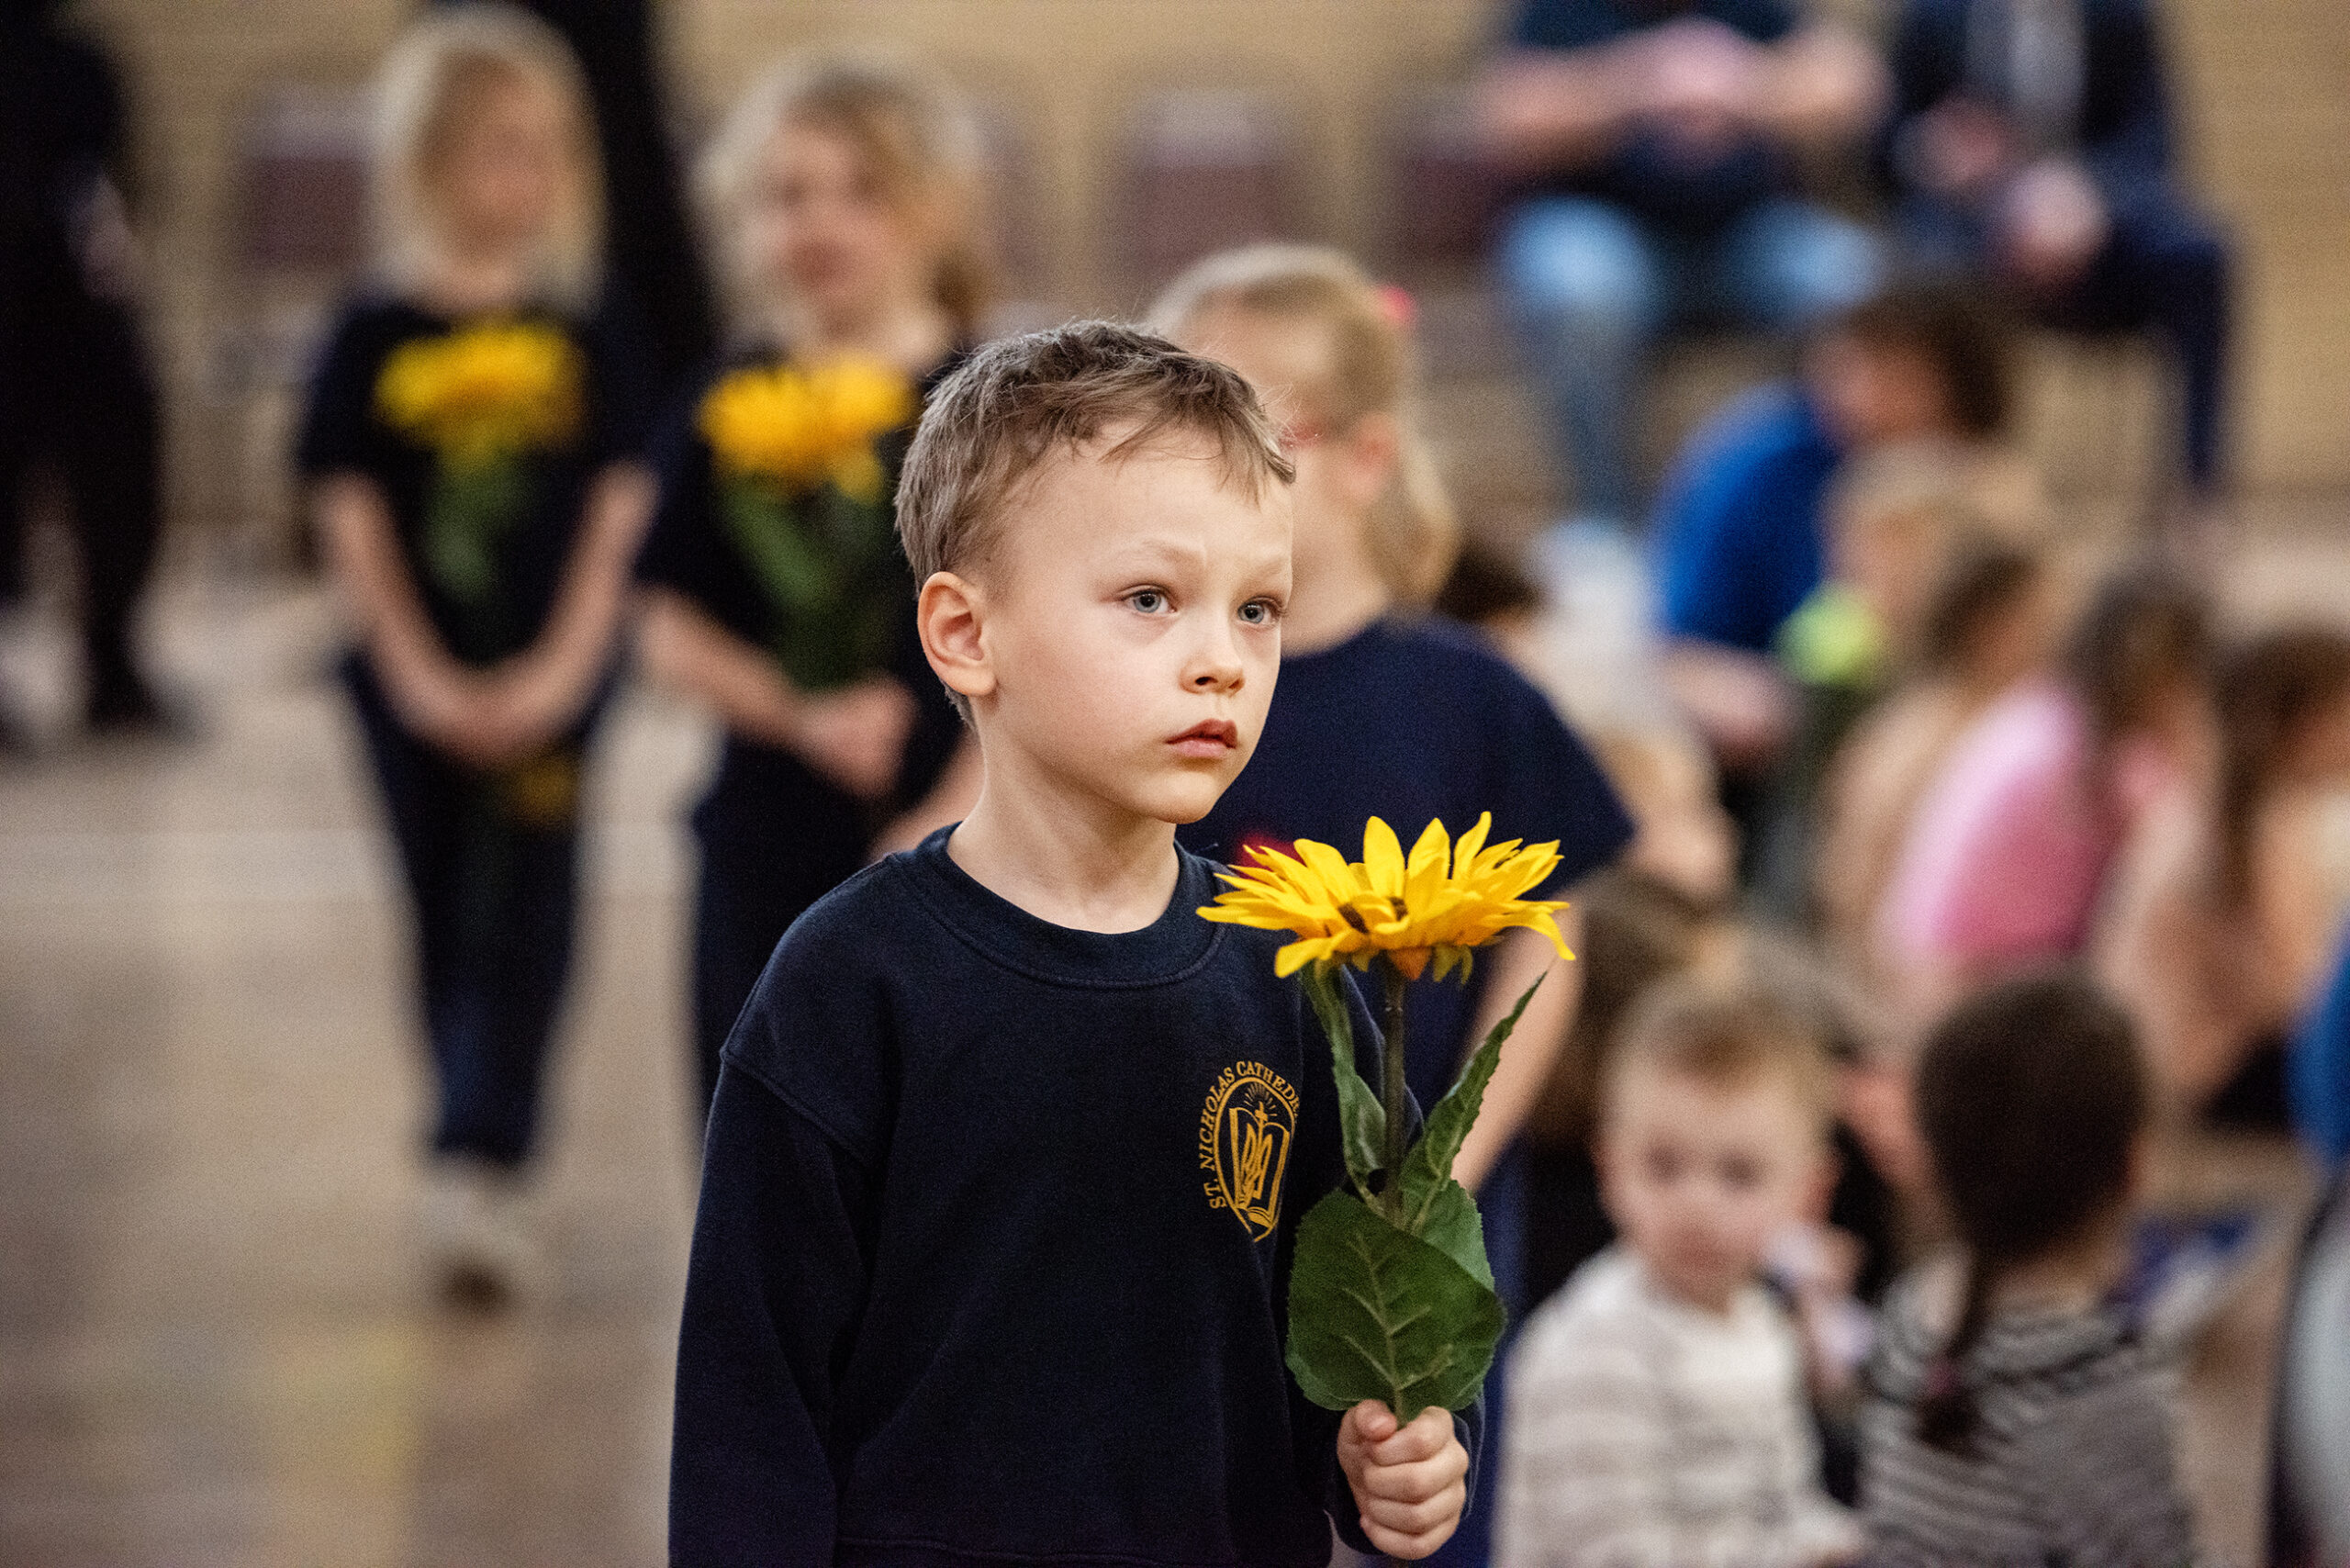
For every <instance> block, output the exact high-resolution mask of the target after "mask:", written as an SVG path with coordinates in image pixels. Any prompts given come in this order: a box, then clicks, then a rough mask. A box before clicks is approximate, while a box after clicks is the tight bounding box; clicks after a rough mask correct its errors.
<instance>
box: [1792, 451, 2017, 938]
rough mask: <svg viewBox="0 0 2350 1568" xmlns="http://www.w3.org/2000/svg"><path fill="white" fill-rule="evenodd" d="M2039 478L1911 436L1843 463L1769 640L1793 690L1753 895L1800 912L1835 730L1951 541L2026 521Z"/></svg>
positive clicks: (1997, 535)
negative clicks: (1823, 522) (1816, 579)
mask: <svg viewBox="0 0 2350 1568" xmlns="http://www.w3.org/2000/svg"><path fill="white" fill-rule="evenodd" d="M2037 495H2038V480H2037V477H2036V476H2034V475H2033V474H2032V472H2031V469H2030V467H2029V465H2024V464H2022V463H2021V462H2020V461H2017V460H2015V459H2012V458H2010V457H2009V456H2007V455H2005V454H1992V453H1976V452H1970V451H1967V450H1965V449H1963V448H1960V447H1956V446H1953V445H1952V444H1950V443H1947V442H1911V443H1907V444H1904V445H1901V446H1897V447H1892V448H1888V449H1886V450H1884V451H1881V452H1874V453H1871V454H1867V455H1866V456H1863V457H1859V458H1856V459H1854V460H1853V461H1852V462H1850V463H1848V464H1846V465H1845V466H1844V470H1843V471H1842V472H1841V473H1840V474H1839V476H1837V480H1836V483H1835V486H1834V487H1833V488H1832V489H1831V491H1830V498H1829V502H1828V509H1827V510H1828V523H1829V528H1828V576H1827V577H1826V578H1825V579H1824V580H1822V581H1821V583H1820V584H1819V586H1818V588H1814V589H1813V590H1812V591H1811V593H1810V594H1809V595H1808V596H1807V597H1806V599H1804V601H1803V603H1802V604H1801V605H1799V606H1797V607H1796V611H1795V613H1794V614H1792V615H1790V616H1789V617H1787V619H1786V621H1785V622H1783V623H1782V624H1781V626H1780V627H1779V631H1778V634H1777V636H1776V637H1775V638H1774V640H1773V651H1774V654H1775V655H1776V657H1777V660H1778V664H1779V667H1780V671H1781V674H1782V676H1783V677H1784V678H1785V680H1786V682H1787V684H1788V686H1789V688H1790V689H1791V690H1792V691H1793V692H1794V694H1795V699H1796V718H1795V730H1794V734H1793V736H1792V739H1791V744H1790V745H1788V747H1787V750H1786V754H1785V756H1783V757H1782V758H1781V761H1780V764H1779V767H1778V768H1777V770H1776V772H1775V775H1774V778H1773V787H1772V797H1771V802H1770V809H1769V811H1768V812H1766V813H1765V818H1764V826H1763V833H1764V842H1763V844H1762V846H1761V853H1760V854H1759V855H1758V856H1757V857H1755V861H1756V866H1757V875H1756V881H1757V884H1758V892H1759V893H1760V895H1761V898H1762V907H1763V908H1764V909H1765V910H1767V911H1768V912H1770V913H1774V914H1777V915H1779V916H1781V917H1783V918H1785V919H1789V920H1796V921H1801V922H1803V923H1805V924H1810V922H1811V919H1812V917H1813V915H1814V914H1815V913H1817V912H1816V910H1815V909H1814V907H1813V904H1812V899H1811V893H1812V881H1813V867H1814V865H1815V864H1816V863H1817V862H1818V854H1817V852H1816V843H1815V839H1816V834H1817V830H1818V816H1819V811H1820V798H1821V795H1822V793H1823V791H1824V790H1825V786H1826V779H1827V776H1828V774H1829V772H1830V769H1831V767H1833V766H1834V763H1835V761H1836V758H1837V757H1838V756H1839V755H1840V754H1841V752H1842V750H1843V748H1844V744H1845V741H1846V740H1847V738H1848V737H1849V736H1850V735H1851V734H1852V731H1853V729H1854V727H1855V726H1856V725H1858V724H1859V723H1860V722H1862V720H1863V717H1864V716H1865V715H1866V714H1867V713H1868V712H1869V711H1871V710H1872V709H1874V707H1875V705H1876V704H1877V703H1878V701H1879V700H1882V699H1883V698H1884V697H1885V696H1886V693H1887V692H1888V691H1889V690H1890V689H1892V687H1893V686H1894V685H1895V683H1896V682H1897V681H1898V680H1899V679H1900V678H1902V677H1903V676H1904V675H1905V674H1907V673H1908V672H1909V671H1911V670H1913V669H1915V668H1916V667H1917V666H1918V664H1919V657H1920V655H1921V653H1922V650H1923V644H1924V641H1925V633H1926V630H1927V624H1928V622H1929V619H1930V615H1931V614H1932V612H1933V610H1934V607H1935V604H1934V601H1935V597H1936V594H1937V592H1938V590H1939V589H1940V588H1941V586H1942V583H1943V581H1944V580H1945V578H1947V577H1948V576H1949V574H1950V571H1951V567H1952V565H1953V561H1954V560H1955V559H1956V558H1957V556H1958V554H1959V553H1960V551H1961V550H1962V548H1964V547H1965V546H1967V545H1969V544H1972V543H1976V542H1988V541H1992V540H2001V539H2005V540H2018V541H2020V540H2022V539H2025V538H2028V537H2029V536H2031V535H2032V534H2034V533H2036V532H2038V524H2039V521H2040V513H2041V509H2040V507H2039V506H2038V505H2037Z"/></svg>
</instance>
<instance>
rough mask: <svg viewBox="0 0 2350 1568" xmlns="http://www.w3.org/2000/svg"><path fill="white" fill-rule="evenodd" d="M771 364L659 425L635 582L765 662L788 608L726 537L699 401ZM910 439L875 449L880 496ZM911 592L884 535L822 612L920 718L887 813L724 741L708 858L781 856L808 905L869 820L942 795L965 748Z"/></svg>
mask: <svg viewBox="0 0 2350 1568" xmlns="http://www.w3.org/2000/svg"><path fill="white" fill-rule="evenodd" d="M961 359H962V356H961V355H960V354H957V355H954V356H952V357H950V358H949V359H947V360H946V362H945V363H944V364H941V365H939V366H938V367H937V368H936V369H934V370H933V371H932V372H931V373H930V375H927V376H926V377H924V378H923V382H922V385H921V388H920V390H921V392H922V394H923V397H925V398H926V397H927V396H928V395H929V393H930V390H931V389H932V388H933V387H934V386H937V385H938V383H939V382H940V381H942V380H944V379H945V378H946V375H948V374H949V373H950V372H951V371H953V369H954V368H955V366H956V365H957V364H960V363H961ZM778 362H779V356H777V355H775V354H772V353H746V354H737V355H731V356H729V357H727V358H726V359H724V360H723V361H722V362H720V363H719V364H715V365H713V366H712V367H711V369H710V370H709V371H708V372H707V373H706V374H705V375H703V376H701V377H700V378H699V381H698V382H697V383H696V385H695V386H693V388H692V390H691V391H690V392H689V394H688V396H687V397H686V398H683V399H682V400H681V401H680V402H679V403H678V404H677V406H676V407H675V408H674V409H672V410H671V411H670V413H669V414H668V416H667V417H666V419H665V420H663V421H662V424H661V428H660V431H659V432H658V433H657V434H656V435H655V439H654V442H653V461H654V468H655V473H656V474H657V476H659V480H660V495H661V498H660V502H659V504H658V506H657V507H656V508H655V511H654V514H653V523H652V526H651V528H650V529H649V530H647V532H646V534H645V542H644V548H643V553H642V554H640V555H639V557H638V560H637V566H636V575H637V578H638V580H639V581H641V582H643V583H646V584H648V585H651V586H654V587H657V588H667V589H669V590H670V591H672V592H674V593H676V594H677V595H679V596H680V597H682V598H683V599H687V600H688V601H689V602H690V603H692V604H693V605H694V606H695V607H696V608H697V609H699V610H701V612H702V613H703V614H705V615H707V616H709V617H710V618H711V620H712V621H714V622H717V623H718V624H719V625H720V626H722V627H723V628H725V629H726V630H727V631H728V632H730V633H733V634H734V635H735V636H737V637H739V638H741V639H742V640H743V641H744V642H746V643H749V644H752V645H754V646H755V647H758V648H762V649H767V650H770V651H771V652H772V651H773V650H775V649H777V648H778V644H785V643H787V642H788V641H789V639H790V638H791V637H792V636H793V635H794V633H795V631H796V630H797V629H795V628H793V627H792V626H791V625H790V624H789V621H790V616H791V611H790V610H789V607H788V606H786V605H784V604H782V603H780V602H778V599H777V598H776V596H775V595H773V594H772V593H771V592H770V591H769V590H768V589H767V588H766V587H765V586H764V583H763V579H762V577H761V575H760V572H759V569H758V567H757V566H756V564H755V563H754V562H753V561H752V560H751V559H750V557H749V556H748V554H746V553H745V551H744V547H743V545H742V544H741V543H739V542H738V539H737V537H736V535H735V533H734V532H733V530H732V529H730V528H729V527H728V526H727V522H726V519H725V515H724V509H723V500H722V495H721V484H720V480H719V477H718V475H717V472H716V467H715V465H714V463H713V461H712V458H711V449H710V443H709V442H708V441H707V440H705V439H704V437H703V435H702V432H701V430H700V425H699V420H700V413H701V408H702V403H703V400H704V398H707V397H708V396H709V394H710V392H711V388H712V387H714V386H717V385H718V384H719V383H720V382H721V381H722V380H724V379H725V378H726V377H727V376H728V375H732V374H733V373H734V372H736V371H738V370H742V369H744V368H746V367H750V366H755V365H765V364H776V363H778ZM913 432H914V421H912V420H909V421H908V422H907V423H906V424H904V425H903V426H901V427H900V428H899V429H897V430H894V431H890V432H888V433H886V434H884V435H883V436H882V437H880V438H879V439H878V441H877V442H875V443H874V455H875V456H876V457H877V458H878V460H879V462H880V465H881V471H882V475H883V485H884V489H883V493H884V494H886V495H891V496H894V495H895V494H896V493H897V486H898V473H899V470H900V469H901V467H902V466H903V465H904V463H905V456H906V450H907V448H908V447H909V446H911V445H912V442H913ZM914 586H915V585H914V580H913V573H912V570H911V569H910V568H909V567H908V566H907V565H906V559H905V555H904V553H903V552H902V550H901V549H900V547H899V546H898V544H897V543H896V540H895V537H894V531H891V536H890V538H889V539H888V540H887V541H885V547H884V548H883V549H882V550H881V552H880V553H879V554H878V555H877V556H876V558H875V559H874V560H873V561H872V562H871V563H870V565H869V566H867V567H866V568H865V569H863V570H862V571H861V572H860V573H859V574H858V575H857V576H856V579H855V585H854V587H853V588H851V589H850V598H851V599H852V602H850V603H848V604H845V605H833V606H828V607H827V608H828V610H830V611H831V612H832V614H833V615H834V618H835V620H850V621H855V622H870V623H871V625H872V627H873V628H874V631H875V633H876V634H875V637H874V644H875V646H876V647H877V648H878V650H880V651H879V652H878V655H877V656H876V657H875V658H874V660H873V664H872V668H873V671H874V672H875V673H882V674H888V675H893V676H895V677H896V678H898V679H899V680H900V681H901V683H903V684H904V686H905V687H906V689H908V690H909V691H911V692H912V693H913V695H914V698H915V700H916V702H917V704H918V707H917V709H916V715H917V716H916V719H915V722H914V728H913V731H912V734H910V735H909V736H908V739H907V742H906V749H905V752H904V754H903V756H902V757H901V762H900V765H899V778H898V784H897V788H896V789H895V790H892V791H891V794H890V800H889V801H886V802H884V803H883V804H882V805H881V807H880V808H879V809H878V810H876V809H871V808H868V807H867V806H866V805H864V804H863V803H861V802H858V801H856V800H854V799H853V798H852V797H850V796H849V795H847V794H846V793H845V792H844V791H842V790H839V789H837V788H835V787H834V785H832V784H831V783H829V782H827V781H826V780H824V779H823V778H820V777H818V776H817V775H816V774H815V773H814V772H813V771H812V770H811V769H810V768H809V767H807V765H806V764H804V763H802V762H801V761H800V759H799V758H798V757H797V756H793V755H791V754H790V753H789V752H787V751H783V750H781V749H779V748H778V747H775V746H770V745H765V744H763V743H761V742H758V741H754V740H749V739H746V738H745V737H743V736H740V735H733V734H730V735H729V736H728V737H727V740H726V749H725V753H724V756H722V759H721V761H720V765H719V770H718V774H717V777H716V778H715V779H714V780H713V781H712V784H711V790H710V793H709V795H708V796H707V798H706V799H705V800H704V801H703V802H702V804H701V807H700V808H699V811H697V812H696V813H695V823H696V826H697V827H698V828H699V830H700V831H701V833H702V835H703V838H704V842H705V844H709V843H711V842H712V841H722V842H723V843H724V844H725V845H727V846H729V848H728V850H727V852H730V853H736V852H755V853H758V854H760V855H762V856H763V857H774V856H778V855H783V856H788V857H790V859H791V861H792V866H791V867H790V868H789V872H788V874H789V875H790V876H792V877H793V878H794V879H800V880H811V891H810V896H811V897H812V896H813V894H814V892H816V891H821V890H822V889H823V888H826V887H829V886H831V885H832V884H833V883H834V882H836V881H838V880H839V879H841V878H842V877H845V876H846V875H847V874H848V873H849V872H850V871H852V870H854V869H856V868H857V867H858V866H860V865H862V864H863V863H864V860H865V846H866V844H867V842H869V840H870V837H871V830H872V829H873V828H874V827H876V826H878V819H886V817H887V816H889V815H890V814H891V812H894V811H895V810H897V809H900V808H902V807H903V806H906V805H910V804H912V802H913V801H917V800H919V799H920V798H921V797H922V796H923V793H925V792H926V791H927V790H929V788H930V787H931V785H932V784H934V783H935V782H936V781H937V778H938V775H939V773H940V772H941V771H942V770H943V769H944V767H946V760H947V758H948V757H949V756H951V755H952V754H953V752H954V749H955V746H956V744H957V740H958V739H959V738H960V736H961V734H962V723H961V721H960V720H959V719H958V718H957V715H956V712H955V710H954V707H953V705H952V704H951V703H949V702H948V700H947V699H946V692H945V690H944V689H942V688H941V687H940V685H939V683H938V678H937V677H936V676H935V675H934V674H933V673H932V672H931V668H930V665H929V663H928V661H927V660H925V659H924V658H923V652H922V643H921V640H920V638H919V637H918V636H917V635H916V633H915V627H914ZM844 611H845V612H846V615H845V616H844V615H843V613H842V612H844Z"/></svg>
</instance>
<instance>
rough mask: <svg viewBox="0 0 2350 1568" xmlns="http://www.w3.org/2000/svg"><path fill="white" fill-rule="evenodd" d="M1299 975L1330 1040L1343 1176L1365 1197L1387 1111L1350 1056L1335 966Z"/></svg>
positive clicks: (1350, 1029) (1351, 1041) (1351, 1032)
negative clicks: (1344, 1163)
mask: <svg viewBox="0 0 2350 1568" xmlns="http://www.w3.org/2000/svg"><path fill="white" fill-rule="evenodd" d="M1304 981H1305V994H1306V995H1307V996H1308V997H1309V998H1311V999H1312V1000H1313V1002H1314V1012H1315V1015H1316V1016H1318V1017H1319V1018H1320V1019H1321V1020H1322V1032H1323V1033H1324V1034H1325V1035H1326V1036H1329V1038H1330V1076H1331V1077H1332V1078H1333V1079H1335V1080H1336V1081H1337V1085H1338V1130H1339V1136H1340V1141H1341V1142H1343V1143H1344V1144H1345V1146H1346V1151H1347V1174H1348V1175H1349V1176H1351V1177H1353V1178H1354V1183H1355V1191H1356V1192H1358V1193H1361V1194H1362V1195H1363V1196H1364V1197H1365V1198H1366V1199H1367V1198H1369V1197H1370V1196H1371V1176H1372V1175H1373V1174H1374V1173H1375V1172H1376V1171H1377V1170H1379V1147H1380V1143H1381V1141H1382V1139H1384V1138H1385V1137H1386V1136H1387V1113H1386V1112H1385V1111H1383V1110H1382V1109H1381V1108H1380V1104H1379V1096H1378V1095H1377V1094H1375V1093H1373V1092H1371V1085H1370V1084H1368V1083H1366V1082H1364V1081H1363V1076H1362V1070H1361V1068H1360V1066H1359V1065H1358V1064H1357V1062H1356V1060H1355V1023H1354V1016H1353V1014H1350V1013H1348V1011H1347V999H1346V995H1345V993H1344V991H1343V990H1342V982H1341V980H1340V979H1339V971H1338V969H1337V966H1336V965H1335V964H1308V965H1306V966H1305V972H1304Z"/></svg>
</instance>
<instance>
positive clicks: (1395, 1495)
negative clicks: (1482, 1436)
mask: <svg viewBox="0 0 2350 1568" xmlns="http://www.w3.org/2000/svg"><path fill="white" fill-rule="evenodd" d="M1338 1468H1339V1469H1341V1470H1343V1471H1345V1472H1346V1473H1347V1484H1348V1486H1349V1487H1351V1488H1353V1490H1354V1495H1355V1506H1357V1507H1358V1508H1360V1509H1361V1510H1362V1529H1363V1534H1364V1535H1366V1536H1368V1537H1370V1538H1371V1545H1372V1546H1374V1547H1376V1548H1378V1549H1379V1550H1380V1551H1383V1552H1385V1553H1386V1554H1387V1555H1388V1556H1390V1557H1399V1558H1402V1559H1403V1560H1404V1561H1405V1562H1414V1561H1416V1560H1418V1559H1419V1558H1423V1557H1426V1556H1427V1554H1428V1553H1429V1552H1431V1551H1435V1550H1436V1549H1437V1548H1438V1547H1439V1546H1442V1545H1443V1544H1444V1543H1445V1542H1446V1541H1447V1540H1450V1539H1451V1537H1452V1532H1453V1530H1454V1529H1457V1528H1458V1527H1459V1526H1460V1510H1461V1509H1462V1508H1464V1507H1466V1506H1468V1503H1469V1487H1468V1480H1467V1477H1468V1474H1469V1450H1466V1449H1464V1448H1462V1447H1461V1446H1460V1439H1459V1438H1457V1437H1455V1436H1454V1435H1453V1431H1452V1412H1450V1411H1449V1410H1442V1409H1438V1408H1437V1407H1436V1406H1429V1407H1428V1408H1427V1409H1426V1410H1423V1411H1421V1412H1420V1413H1419V1414H1418V1415H1417V1416H1416V1417H1413V1419H1412V1424H1411V1425H1410V1426H1408V1427H1400V1428H1399V1427H1398V1426H1397V1425H1396V1423H1395V1417H1394V1413H1393V1412H1392V1411H1390V1410H1389V1409H1388V1408H1387V1406H1384V1405H1382V1404H1381V1403H1380V1402H1379V1401H1378V1400H1375V1399H1366V1400H1364V1401H1363V1402H1362V1403H1361V1404H1360V1405H1358V1406H1355V1407H1354V1408H1353V1409H1351V1410H1349V1411H1348V1412H1347V1416H1346V1419H1345V1420H1343V1421H1341V1422H1340V1423H1339V1424H1338Z"/></svg>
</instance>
